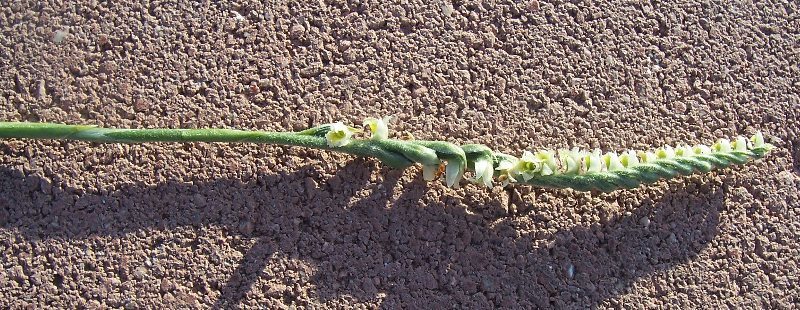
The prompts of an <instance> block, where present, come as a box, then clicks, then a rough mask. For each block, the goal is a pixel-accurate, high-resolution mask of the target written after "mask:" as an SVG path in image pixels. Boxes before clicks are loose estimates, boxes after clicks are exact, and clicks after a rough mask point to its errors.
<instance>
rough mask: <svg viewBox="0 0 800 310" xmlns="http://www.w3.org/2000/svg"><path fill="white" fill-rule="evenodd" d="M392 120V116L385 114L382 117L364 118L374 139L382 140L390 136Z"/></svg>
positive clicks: (365, 124)
mask: <svg viewBox="0 0 800 310" xmlns="http://www.w3.org/2000/svg"><path fill="white" fill-rule="evenodd" d="M391 120H392V117H391V116H385V117H383V118H382V119H380V118H374V117H367V118H366V119H364V126H367V127H369V131H370V133H372V136H371V137H370V139H372V140H381V139H387V138H389V122H390V121H391Z"/></svg>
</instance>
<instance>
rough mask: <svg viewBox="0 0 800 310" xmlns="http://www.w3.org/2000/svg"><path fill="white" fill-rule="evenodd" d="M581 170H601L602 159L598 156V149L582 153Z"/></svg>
mask: <svg viewBox="0 0 800 310" xmlns="http://www.w3.org/2000/svg"><path fill="white" fill-rule="evenodd" d="M583 170H584V171H586V172H600V171H603V159H602V158H601V157H600V150H594V151H593V152H592V153H589V154H586V155H584V158H583Z"/></svg>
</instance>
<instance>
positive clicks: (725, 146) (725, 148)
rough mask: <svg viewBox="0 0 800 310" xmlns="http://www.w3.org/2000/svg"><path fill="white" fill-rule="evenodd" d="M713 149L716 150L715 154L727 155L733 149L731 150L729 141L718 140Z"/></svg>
mask: <svg viewBox="0 0 800 310" xmlns="http://www.w3.org/2000/svg"><path fill="white" fill-rule="evenodd" d="M713 148H714V149H715V150H717V152H724V153H729V152H730V151H732V150H733V149H732V148H731V141H730V140H728V139H719V141H717V143H714V146H713Z"/></svg>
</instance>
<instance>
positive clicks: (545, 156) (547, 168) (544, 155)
mask: <svg viewBox="0 0 800 310" xmlns="http://www.w3.org/2000/svg"><path fill="white" fill-rule="evenodd" d="M536 158H537V159H539V160H540V161H541V163H542V175H551V174H554V173H558V163H557V162H556V154H555V153H553V152H552V151H538V152H536Z"/></svg>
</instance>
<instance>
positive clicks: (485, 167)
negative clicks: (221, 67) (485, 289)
mask: <svg viewBox="0 0 800 310" xmlns="http://www.w3.org/2000/svg"><path fill="white" fill-rule="evenodd" d="M390 121H391V118H390V117H384V118H367V119H365V120H364V122H363V125H364V127H365V128H366V129H368V131H369V132H370V137H369V138H368V139H360V138H358V135H359V134H360V133H361V132H362V130H361V129H358V128H355V127H352V126H348V125H345V124H344V123H342V122H337V123H331V124H324V125H321V126H317V127H313V128H309V129H306V130H303V131H300V132H266V131H245V130H233V129H116V128H99V127H96V126H86V125H63V124H53V123H19V122H0V138H30V139H67V140H82V141H92V142H106V143H142V142H240V143H246V142H249V143H265V144H276V145H288V146H302V147H308V148H315V149H326V150H333V151H338V152H344V153H348V154H353V155H357V156H365V157H374V158H377V159H378V160H380V161H382V162H383V163H385V164H387V165H389V166H391V167H394V168H406V167H409V166H412V165H414V164H420V165H422V174H423V178H424V179H425V180H428V181H432V180H434V179H436V178H437V177H438V176H439V175H440V174H441V171H442V170H444V181H445V183H446V184H447V186H448V187H458V186H459V184H460V183H461V181H462V179H464V175H465V173H470V174H471V176H469V177H468V178H466V179H467V180H469V181H471V182H473V183H476V184H479V185H483V186H486V187H492V186H494V185H495V184H499V185H501V186H510V185H515V184H527V185H533V186H541V187H550V188H572V189H575V190H578V191H591V190H598V191H603V192H608V191H612V190H616V189H622V188H635V187H638V186H640V185H641V184H647V183H653V182H655V181H657V180H659V179H669V178H673V177H676V176H678V175H688V174H692V173H695V172H709V171H711V170H714V169H721V168H725V167H728V166H730V165H732V164H744V163H746V162H748V161H749V160H751V159H757V158H761V157H764V156H765V155H766V154H767V153H768V152H769V151H770V150H772V149H773V148H774V147H773V146H772V145H770V144H769V143H766V142H764V137H763V135H762V134H761V133H760V132H757V133H755V134H754V135H753V136H752V137H750V138H749V139H747V138H745V137H737V138H735V139H733V141H731V140H728V139H720V140H718V141H717V142H716V143H714V144H712V145H703V144H698V145H694V146H689V145H679V146H676V147H671V146H665V147H661V148H658V149H655V150H651V151H638V152H637V151H626V152H622V153H616V152H607V153H602V152H601V151H600V150H593V151H587V150H580V149H577V148H574V149H560V150H557V151H552V150H542V151H537V152H530V151H524V152H523V154H522V155H521V156H520V157H515V156H512V155H508V154H503V153H500V152H495V151H492V149H491V148H489V147H488V146H485V145H481V144H467V145H462V146H458V145H455V144H453V143H449V142H445V141H426V140H415V139H408V140H401V139H391V138H389V126H388V124H389V122H390Z"/></svg>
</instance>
